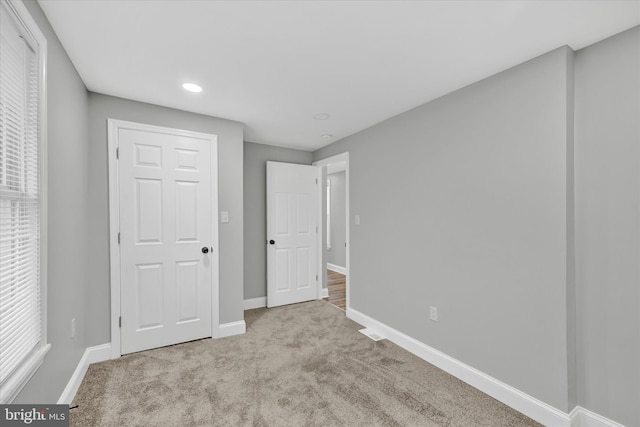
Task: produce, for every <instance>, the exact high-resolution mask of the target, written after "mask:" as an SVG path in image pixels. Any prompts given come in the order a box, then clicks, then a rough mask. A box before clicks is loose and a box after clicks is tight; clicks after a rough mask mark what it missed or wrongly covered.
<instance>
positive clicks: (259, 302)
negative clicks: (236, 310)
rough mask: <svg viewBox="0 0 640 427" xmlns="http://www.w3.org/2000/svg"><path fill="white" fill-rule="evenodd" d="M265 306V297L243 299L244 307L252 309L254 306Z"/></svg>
mask: <svg viewBox="0 0 640 427" xmlns="http://www.w3.org/2000/svg"><path fill="white" fill-rule="evenodd" d="M266 306H267V297H258V298H251V299H246V300H244V309H245V310H252V309H254V308H262V307H266Z"/></svg>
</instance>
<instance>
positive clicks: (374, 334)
mask: <svg viewBox="0 0 640 427" xmlns="http://www.w3.org/2000/svg"><path fill="white" fill-rule="evenodd" d="M358 332H360V333H361V334H364V335H366V336H368V337H369V338H371V339H372V340H374V341H380V340H383V339H384V337H383V336H382V335H380V334H379V333H378V332H376V331H374V330H373V329H369V328H364V329H360V330H359V331H358Z"/></svg>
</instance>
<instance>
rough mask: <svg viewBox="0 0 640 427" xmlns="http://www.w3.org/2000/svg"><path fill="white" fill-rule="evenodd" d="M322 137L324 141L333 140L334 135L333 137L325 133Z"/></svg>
mask: <svg viewBox="0 0 640 427" xmlns="http://www.w3.org/2000/svg"><path fill="white" fill-rule="evenodd" d="M322 137H323V138H324V139H331V138H333V135H331V134H330V133H325V134H323V135H322Z"/></svg>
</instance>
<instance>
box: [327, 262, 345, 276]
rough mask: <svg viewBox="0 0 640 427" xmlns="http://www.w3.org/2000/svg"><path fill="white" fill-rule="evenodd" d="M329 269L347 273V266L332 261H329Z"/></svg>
mask: <svg viewBox="0 0 640 427" xmlns="http://www.w3.org/2000/svg"><path fill="white" fill-rule="evenodd" d="M327 270H331V271H335V272H336V273H340V274H347V268H346V267H340V266H339V265H335V264H331V263H330V262H328V263H327Z"/></svg>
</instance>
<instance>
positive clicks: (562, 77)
mask: <svg viewBox="0 0 640 427" xmlns="http://www.w3.org/2000/svg"><path fill="white" fill-rule="evenodd" d="M572 54H573V53H572V51H571V50H570V49H569V48H561V49H557V50H554V51H552V52H550V53H548V54H545V55H542V56H540V57H538V58H535V59H533V60H531V61H528V62H526V63H524V64H521V65H519V66H516V67H514V68H512V69H509V70H507V71H504V72H502V73H500V74H497V75H495V76H492V77H490V78H488V79H485V80H483V81H480V82H478V83H476V84H473V85H471V86H468V87H466V88H463V89H461V90H459V91H457V92H454V93H451V94H449V95H446V96H443V97H441V98H439V99H437V100H434V101H432V102H429V103H427V104H425V105H422V106H420V107H418V108H415V109H413V110H411V111H408V112H406V113H404V114H401V115H399V116H396V117H394V118H391V119H389V120H386V121H384V122H382V123H379V124H377V125H375V126H373V127H371V128H369V129H366V130H364V131H362V132H360V133H358V134H355V135H353V136H350V137H348V138H345V139H343V140H341V141H338V142H336V143H334V144H332V145H330V146H328V147H325V148H323V149H321V150H318V151H316V152H315V153H314V159H322V158H325V157H328V156H331V155H334V154H338V153H341V152H344V151H348V152H349V162H350V164H349V168H350V169H349V170H350V181H351V183H350V191H351V193H350V197H351V221H353V216H354V215H360V216H361V225H359V226H356V225H354V224H353V222H352V223H351V225H352V227H351V252H350V253H351V270H350V272H349V273H350V275H351V307H352V308H354V309H356V310H358V311H360V312H362V313H364V314H366V315H369V316H371V317H373V318H375V319H378V320H379V321H381V322H383V323H386V324H388V325H389V326H391V327H393V328H395V329H397V330H399V331H401V332H404V333H406V334H407V335H409V336H412V337H414V338H416V339H418V340H420V341H422V342H424V343H426V344H428V345H430V346H432V347H434V348H436V349H438V350H441V351H443V352H445V353H446V354H449V355H451V356H452V357H454V358H456V359H458V360H460V361H462V362H464V363H467V364H469V365H471V366H473V367H475V368H477V369H479V370H481V371H483V372H486V373H487V374H489V375H491V376H493V377H495V378H497V379H499V380H501V381H503V382H505V383H507V384H510V385H512V386H514V387H516V388H518V389H520V390H522V391H524V392H526V393H528V394H530V395H532V396H534V397H536V398H538V399H540V400H542V401H544V402H546V403H548V404H550V405H553V406H554V407H556V408H559V409H561V410H563V411H567V410H568V409H570V408H569V401H568V400H569V399H568V394H569V393H568V389H569V384H568V382H569V379H568V375H569V372H568V360H567V349H568V343H567V280H568V277H567V276H568V273H567V265H568V257H567V235H568V227H571V226H572V224H569V225H568V224H567V203H568V197H570V192H571V190H570V189H568V188H567V187H568V186H567V168H568V164H567V163H568V161H567V150H568V149H569V147H568V145H569V144H570V141H569V138H570V135H569V129H568V127H569V126H568V121H569V120H570V117H569V115H570V106H569V103H570V95H571V89H570V87H571V86H572V85H573V82H572V81H571V76H570V73H569V72H568V71H569V66H570V62H571V59H572ZM430 305H433V306H436V307H438V309H439V322H438V323H435V322H431V321H429V320H428V312H429V306H430Z"/></svg>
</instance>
